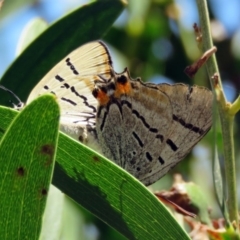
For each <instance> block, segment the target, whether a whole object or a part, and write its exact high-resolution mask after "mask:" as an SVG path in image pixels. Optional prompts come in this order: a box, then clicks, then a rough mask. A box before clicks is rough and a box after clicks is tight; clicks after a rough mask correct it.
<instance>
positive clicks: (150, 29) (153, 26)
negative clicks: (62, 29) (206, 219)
mask: <svg viewBox="0 0 240 240" xmlns="http://www.w3.org/2000/svg"><path fill="white" fill-rule="evenodd" d="M105 1H106V0H105ZM88 2H90V1H86V0H85V1H83V0H58V1H47V0H39V1H37V0H19V1H14V2H12V1H5V2H3V4H2V8H1V12H0V14H1V22H0V35H1V38H0V53H1V54H0V59H1V64H0V74H1V75H2V74H3V73H4V71H5V70H6V69H7V67H8V66H9V65H10V64H11V62H12V61H13V60H14V58H15V56H16V48H17V44H18V40H19V38H20V35H21V32H22V30H23V29H24V27H25V26H26V24H27V23H28V22H29V21H30V20H32V19H34V18H36V17H40V18H42V19H44V20H45V21H46V22H47V23H48V24H51V23H52V22H53V21H55V20H57V19H58V18H60V17H62V16H63V15H64V14H66V13H68V12H69V11H71V10H73V9H74V8H76V7H78V6H80V5H82V4H85V3H88ZM208 3H209V10H210V17H211V24H212V36H213V40H214V44H215V46H216V47H217V49H218V51H217V53H216V55H217V60H218V64H219V69H220V73H221V75H222V79H223V87H224V91H225V94H226V96H227V99H228V100H229V101H233V100H234V99H235V98H236V96H237V94H238V93H239V89H240V68H239V64H240V47H239V42H240V15H239V9H240V1H238V0H231V1H224V0H208ZM194 23H198V12H197V8H196V3H195V1H188V0H175V1H174V0H151V1H150V0H141V1H138V0H129V5H128V7H127V8H126V10H124V12H123V13H122V14H121V15H120V17H119V18H118V20H117V21H116V22H115V24H114V25H113V27H112V28H111V29H110V31H109V32H108V33H107V34H106V35H105V36H104V38H103V40H104V41H105V42H106V44H107V45H108V46H109V49H110V52H111V54H112V59H113V63H114V69H115V71H116V72H122V71H123V69H124V68H125V67H128V68H129V69H130V72H131V76H132V77H133V78H136V77H139V76H140V77H141V78H142V80H143V81H150V82H153V83H161V82H168V83H174V82H183V83H187V84H191V85H193V84H198V85H204V86H207V87H210V84H209V79H208V77H207V74H206V71H205V69H204V68H202V69H200V71H199V72H198V73H197V74H196V76H195V77H194V79H189V78H188V77H187V76H186V75H185V74H184V72H183V71H184V69H185V67H186V66H188V65H190V64H191V63H193V62H194V61H196V59H197V58H198V57H200V55H201V50H200V49H199V46H198V44H197V43H196V41H195V35H194V31H193V24H194ZM76 31H78V27H77V26H76ZM203 37H204V36H203ZM33 54H34V53H33ZM39 80H40V79H39ZM0 94H1V93H0ZM239 120H240V119H239V116H237V119H236V124H235V125H236V127H235V133H236V150H238V147H237V146H238V144H239V141H238V138H237V136H239V127H238V122H239ZM218 136H219V139H218V140H219V143H221V135H220V133H219V135H218ZM211 144H212V135H211V132H210V134H208V135H207V137H206V138H205V139H203V141H202V142H201V143H200V144H198V145H197V146H196V147H195V148H194V149H193V151H192V153H191V154H190V155H189V156H188V157H187V160H185V161H184V162H182V163H181V164H179V165H178V166H177V167H176V168H174V169H173V170H172V172H171V173H175V172H180V173H181V174H182V175H183V178H184V179H185V180H187V181H193V182H195V183H196V184H198V185H200V187H201V188H202V191H203V193H204V194H205V195H206V199H207V200H208V202H209V207H210V208H211V209H212V212H211V216H212V217H213V218H218V217H221V214H220V211H219V208H218V205H217V203H216V200H215V195H214V189H213V184H212V166H211V149H212V145H211ZM236 157H237V158H236V159H237V164H236V165H237V169H239V163H238V162H239V161H238V159H239V154H238V151H237V152H236ZM222 167H224V166H222ZM171 184H172V176H171V174H167V176H165V177H164V178H162V179H161V180H160V181H159V182H158V183H156V184H154V186H152V188H154V189H157V190H160V189H164V188H165V189H168V188H169V187H170V186H171ZM81 212H82V214H83V219H84V220H83V221H79V224H82V230H83V231H84V232H85V234H83V235H84V238H85V239H122V237H121V236H120V235H119V234H118V233H116V232H115V231H114V230H112V229H111V228H109V227H108V226H107V225H105V224H104V223H102V222H101V221H100V220H98V219H96V218H95V217H94V216H91V215H89V214H88V213H87V211H86V210H84V209H81Z"/></svg>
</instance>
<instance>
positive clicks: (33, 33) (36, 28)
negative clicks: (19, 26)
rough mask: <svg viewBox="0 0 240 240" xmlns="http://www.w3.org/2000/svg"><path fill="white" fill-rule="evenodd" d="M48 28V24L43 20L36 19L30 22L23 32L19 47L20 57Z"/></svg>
mask: <svg viewBox="0 0 240 240" xmlns="http://www.w3.org/2000/svg"><path fill="white" fill-rule="evenodd" d="M47 27H48V25H47V23H46V22H45V21H44V20H43V19H42V18H34V19H32V20H31V21H29V22H28V24H27V25H26V26H25V28H24V29H23V31H22V34H21V36H20V39H19V41H18V45H17V51H16V52H17V55H20V54H21V53H22V52H23V50H24V49H25V48H26V47H27V46H28V45H29V44H30V43H31V42H32V41H33V40H35V39H36V37H38V36H39V35H40V34H41V33H42V32H43V31H44V30H46V29H47Z"/></svg>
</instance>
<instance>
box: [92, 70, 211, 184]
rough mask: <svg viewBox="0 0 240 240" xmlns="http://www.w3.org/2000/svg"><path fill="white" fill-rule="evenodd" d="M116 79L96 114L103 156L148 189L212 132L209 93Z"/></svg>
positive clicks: (182, 86)
mask: <svg viewBox="0 0 240 240" xmlns="http://www.w3.org/2000/svg"><path fill="white" fill-rule="evenodd" d="M123 76H125V79H124V78H123ZM116 79H117V80H116V87H115V88H116V91H115V93H114V94H113V97H112V99H111V100H110V101H109V102H108V104H107V105H106V106H100V107H99V110H98V114H97V122H96V130H97V135H98V139H99V142H100V144H101V147H102V151H103V154H104V155H106V156H107V157H108V158H110V159H112V160H113V161H114V162H116V163H117V164H118V165H120V166H122V167H123V168H124V169H125V170H127V171H128V172H130V173H131V174H132V175H134V176H135V177H136V178H138V179H139V180H140V181H142V182H143V183H144V184H145V185H149V184H152V183H154V182H155V181H157V180H158V179H159V178H161V177H162V176H163V175H165V174H166V173H167V172H168V171H169V170H170V169H171V168H172V167H173V166H175V165H176V164H177V163H178V162H179V161H181V160H182V159H183V158H184V157H185V155H186V154H187V153H189V152H190V150H191V149H192V147H193V146H194V145H195V144H196V143H197V142H198V141H199V140H200V139H201V138H202V137H203V136H204V135H205V134H206V133H207V131H208V130H209V129H210V127H211V123H212V99H213V98H212V93H211V91H209V90H208V89H206V88H201V87H197V86H194V87H191V88H189V87H188V86H187V85H184V84H174V85H168V84H161V85H155V84H144V83H142V82H141V81H140V80H130V77H129V75H128V73H127V72H125V73H123V74H122V75H121V76H119V77H117V78H116ZM118 79H120V81H119V82H118ZM116 92H117V94H116ZM119 92H121V94H120V97H118V98H117V97H116V96H117V95H119ZM112 126H114V128H113V127H112Z"/></svg>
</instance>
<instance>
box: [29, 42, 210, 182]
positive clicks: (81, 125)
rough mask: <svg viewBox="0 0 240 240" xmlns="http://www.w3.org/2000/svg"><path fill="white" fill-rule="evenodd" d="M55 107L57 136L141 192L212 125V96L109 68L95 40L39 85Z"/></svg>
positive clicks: (33, 94)
mask: <svg viewBox="0 0 240 240" xmlns="http://www.w3.org/2000/svg"><path fill="white" fill-rule="evenodd" d="M46 92H51V93H53V94H55V95H56V98H57V100H58V102H59V104H60V107H61V130H62V131H64V132H65V133H67V134H69V135H70V136H72V137H74V138H75V139H79V140H80V141H82V142H84V143H85V144H87V145H88V146H90V147H92V148H94V149H95V150H97V151H99V152H100V153H103V154H104V155H105V156H106V157H108V158H109V159H111V160H112V161H114V162H115V163H117V164H118V165H120V166H121V167H123V168H124V169H125V170H127V171H128V172H129V173H131V174H132V175H134V176H135V177H136V178H138V179H139V180H140V181H141V182H143V183H144V184H145V185H149V184H152V183H154V182H155V181H157V180H158V179H159V178H161V177H162V176H163V175H165V174H166V173H167V172H168V171H169V170H170V169H171V168H172V167H173V166H175V165H176V164H177V163H178V162H180V161H181V160H182V159H183V158H184V157H185V156H186V155H187V154H188V153H189V152H190V150H191V149H192V148H193V146H194V145H196V143H197V142H199V141H200V140H201V138H202V137H203V136H204V135H205V134H206V133H207V132H208V130H209V129H210V127H211V124H212V100H213V95H212V92H211V91H209V90H208V89H206V88H204V87H199V86H193V87H189V86H187V85H184V84H173V85H169V84H159V85H156V84H150V83H143V82H142V81H141V80H140V79H139V78H137V79H132V78H131V77H130V75H129V72H128V70H127V69H125V70H124V72H122V73H120V74H118V73H115V72H114V70H113V68H112V61H111V57H110V54H109V51H108V49H107V47H106V46H105V44H104V43H102V42H101V41H96V42H90V43H88V44H85V45H83V46H81V47H80V48H78V49H76V50H75V51H73V52H72V53H70V54H69V55H68V56H67V57H66V58H65V59H63V60H62V61H61V62H59V63H58V64H57V65H56V66H55V67H54V68H53V69H52V70H50V72H49V73H48V74H47V75H46V76H45V77H44V78H43V79H42V80H41V81H40V82H39V83H38V85H37V86H36V87H35V88H34V89H33V91H32V92H31V94H30V96H29V98H28V102H29V101H31V100H32V99H34V98H36V97H37V96H38V95H41V94H43V93H46Z"/></svg>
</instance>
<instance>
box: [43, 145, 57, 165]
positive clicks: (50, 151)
mask: <svg viewBox="0 0 240 240" xmlns="http://www.w3.org/2000/svg"><path fill="white" fill-rule="evenodd" d="M41 153H42V154H43V155H46V156H47V162H46V166H49V165H50V164H51V163H52V160H53V156H54V146H53V145H52V144H45V145H43V146H41Z"/></svg>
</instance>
